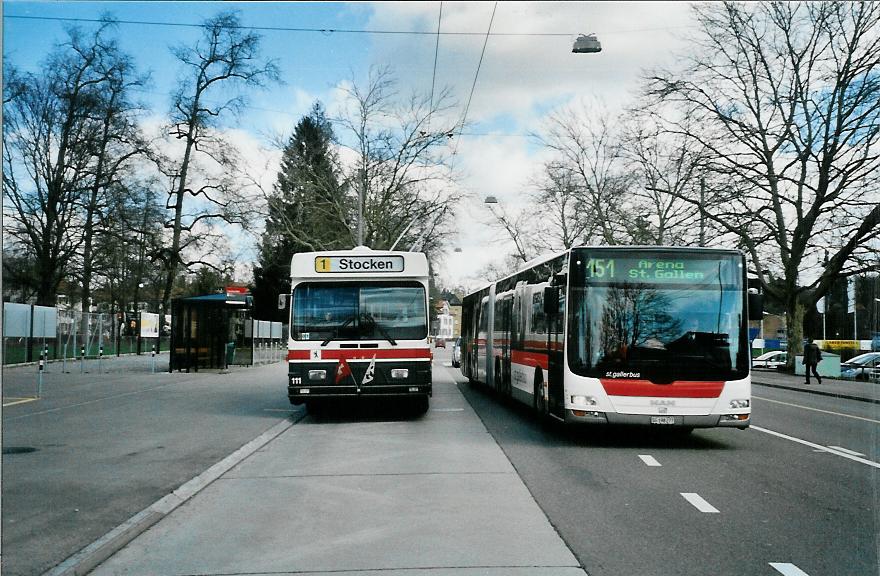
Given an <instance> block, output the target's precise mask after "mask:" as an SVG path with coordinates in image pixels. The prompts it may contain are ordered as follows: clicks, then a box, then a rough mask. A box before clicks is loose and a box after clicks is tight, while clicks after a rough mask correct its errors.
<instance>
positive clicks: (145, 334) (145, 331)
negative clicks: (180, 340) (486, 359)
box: [141, 312, 159, 338]
mask: <svg viewBox="0 0 880 576" xmlns="http://www.w3.org/2000/svg"><path fill="white" fill-rule="evenodd" d="M158 337H159V315H158V314H151V313H150V312H141V338H158Z"/></svg>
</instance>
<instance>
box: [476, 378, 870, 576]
mask: <svg viewBox="0 0 880 576" xmlns="http://www.w3.org/2000/svg"><path fill="white" fill-rule="evenodd" d="M460 388H461V389H462V390H463V392H464V393H465V396H466V398H467V399H468V401H469V402H471V404H472V405H473V406H474V408H475V410H476V411H477V413H478V414H479V415H480V417H481V418H482V419H483V422H484V423H485V424H486V426H487V428H488V429H489V431H490V432H491V433H492V434H493V436H494V437H495V439H496V440H497V441H498V443H499V445H500V446H501V447H502V449H503V450H504V451H505V454H506V455H507V456H508V458H509V459H510V460H511V462H512V463H513V465H514V466H515V467H516V469H517V471H518V472H519V474H520V476H521V478H522V479H523V481H524V482H525V483H526V485H527V486H528V487H529V489H530V491H531V492H532V494H533V495H534V497H535V499H536V500H537V501H538V503H539V505H540V506H541V508H542V509H543V510H544V511H545V513H546V514H547V516H548V517H549V518H550V520H551V522H552V523H553V524H554V526H555V527H556V528H557V530H558V531H559V533H560V535H561V536H562V537H563V539H565V541H566V543H567V544H568V545H569V547H570V548H571V549H572V551H573V552H574V553H575V555H576V556H577V557H578V559H579V560H580V561H581V564H582V565H583V567H584V569H585V570H586V572H587V573H588V574H590V575H591V576H601V575H608V576H611V575H618V574H640V575H650V574H656V575H667V574H694V575H702V574H713V575H721V576H724V575H730V576H739V575H743V574H747V575H748V574H756V575H772V574H778V573H780V571H782V573H791V574H800V573H803V574H807V575H808V576H819V575H837V574H850V575H866V576H868V575H876V574H877V572H878V563H877V553H876V548H875V540H874V535H875V534H876V533H877V528H878V527H877V519H876V518H877V516H876V512H875V510H876V507H875V504H876V499H875V496H874V487H875V486H876V485H877V482H876V481H877V476H876V472H877V469H876V468H873V467H872V466H869V465H866V464H863V463H860V462H857V461H854V460H851V459H847V458H844V457H841V456H838V455H836V454H834V453H831V452H825V451H821V450H819V451H817V450H816V449H814V448H812V447H810V446H808V445H804V444H801V443H798V442H793V441H790V440H787V439H784V438H781V437H778V436H774V435H770V434H767V433H765V432H759V431H758V430H757V429H750V430H746V431H739V430H729V429H714V430H697V431H695V432H693V434H691V435H689V436H685V437H680V436H679V437H676V436H675V435H661V434H658V433H657V431H655V430H649V429H604V428H586V429H571V430H567V431H560V430H558V429H556V428H554V427H549V428H548V427H543V426H541V425H540V424H539V423H538V422H537V421H536V418H535V417H534V416H533V415H532V414H531V412H530V411H529V410H528V409H527V408H526V407H520V406H518V405H511V404H510V403H506V402H502V403H499V402H498V401H497V400H496V399H495V398H494V395H492V394H491V393H489V392H487V391H485V390H484V389H482V388H477V389H473V388H470V387H469V386H468V385H467V384H466V383H465V382H464V379H463V378H460ZM791 394H797V392H791ZM859 406H860V405H856V406H855V407H854V409H855V410H856V411H858V410H859V409H860V408H859ZM819 416H822V417H823V418H825V417H828V418H830V417H831V415H822V414H819ZM809 418H810V416H809V415H806V416H804V419H809ZM753 422H754V425H755V426H756V427H759V426H762V425H763V426H764V427H766V429H770V428H771V427H774V426H776V427H785V426H787V425H788V424H787V422H789V419H788V417H787V416H785V415H784V414H783V413H782V412H781V411H780V410H779V406H778V405H776V404H773V403H756V407H755V411H754V419H753ZM854 422H861V421H854ZM813 426H814V432H815V433H816V434H817V435H818V436H817V437H822V435H823V434H822V429H823V428H825V427H828V428H830V429H832V430H834V432H833V434H831V435H829V439H830V438H834V439H836V440H837V441H840V442H845V438H846V437H850V438H852V437H854V436H857V435H860V434H862V433H864V429H863V428H861V427H860V425H857V426H856V427H854V428H851V429H849V430H848V431H844V430H843V429H842V428H836V427H831V425H830V424H828V423H827V422H825V421H824V420H822V419H820V420H816V419H813ZM875 434H876V433H875ZM875 438H876V436H875ZM795 569H797V570H799V571H800V572H794V571H793V570H795ZM786 571H788V572H786Z"/></svg>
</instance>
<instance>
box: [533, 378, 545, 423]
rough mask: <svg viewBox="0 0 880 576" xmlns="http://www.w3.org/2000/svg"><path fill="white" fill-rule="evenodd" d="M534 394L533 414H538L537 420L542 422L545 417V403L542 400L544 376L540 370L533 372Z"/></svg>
mask: <svg viewBox="0 0 880 576" xmlns="http://www.w3.org/2000/svg"><path fill="white" fill-rule="evenodd" d="M534 394H535V397H534V402H533V404H534V408H535V412H536V413H537V414H538V418H539V419H540V420H543V419H544V418H545V417H546V416H547V401H546V400H545V399H544V375H543V374H542V373H541V371H540V370H538V371H537V372H535V387H534Z"/></svg>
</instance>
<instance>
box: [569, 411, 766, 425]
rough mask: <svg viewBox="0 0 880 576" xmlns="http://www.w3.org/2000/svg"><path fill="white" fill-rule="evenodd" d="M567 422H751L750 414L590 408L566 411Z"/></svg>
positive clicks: (712, 423)
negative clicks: (625, 411) (625, 410)
mask: <svg viewBox="0 0 880 576" xmlns="http://www.w3.org/2000/svg"><path fill="white" fill-rule="evenodd" d="M565 422H566V424H569V423H570V424H611V425H622V426H651V427H654V428H718V427H722V428H739V429H742V430H745V429H746V428H748V427H749V425H750V424H751V415H750V414H723V415H721V414H708V415H697V416H692V415H685V416H682V415H678V414H676V415H671V416H664V415H652V414H619V413H608V412H595V411H588V410H571V409H567V410H566V411H565Z"/></svg>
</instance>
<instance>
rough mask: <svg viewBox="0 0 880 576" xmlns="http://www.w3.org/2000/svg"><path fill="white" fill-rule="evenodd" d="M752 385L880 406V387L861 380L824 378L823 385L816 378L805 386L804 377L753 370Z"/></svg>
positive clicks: (772, 371) (773, 371) (811, 379)
mask: <svg viewBox="0 0 880 576" xmlns="http://www.w3.org/2000/svg"><path fill="white" fill-rule="evenodd" d="M752 383H753V384H756V385H760V386H769V387H771V388H784V389H786V390H797V391H799V392H807V393H809V394H818V395H821V396H833V397H835V398H846V399H848V400H858V401H861V402H871V403H873V404H880V385H878V384H876V383H873V382H865V381H861V380H842V379H838V378H822V384H817V383H816V378H815V377H813V378H810V385H809V386H807V385H805V384H804V377H803V376H795V375H793V374H786V373H784V372H777V371H775V370H762V369H757V370H752Z"/></svg>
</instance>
